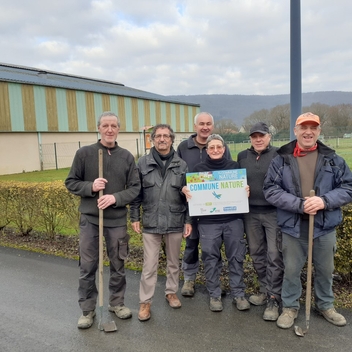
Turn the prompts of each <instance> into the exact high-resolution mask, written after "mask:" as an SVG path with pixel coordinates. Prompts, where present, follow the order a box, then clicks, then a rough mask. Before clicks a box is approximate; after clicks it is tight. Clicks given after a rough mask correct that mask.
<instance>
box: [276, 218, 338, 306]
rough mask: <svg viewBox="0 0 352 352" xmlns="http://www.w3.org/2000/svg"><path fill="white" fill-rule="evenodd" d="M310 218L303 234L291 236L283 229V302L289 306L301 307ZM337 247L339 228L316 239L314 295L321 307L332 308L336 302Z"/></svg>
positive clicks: (303, 229)
mask: <svg viewBox="0 0 352 352" xmlns="http://www.w3.org/2000/svg"><path fill="white" fill-rule="evenodd" d="M308 228H309V221H308V220H303V221H302V223H301V234H300V235H301V236H300V237H299V238H295V237H292V236H290V235H288V234H285V233H283V234H282V235H283V238H282V240H283V242H282V244H283V248H282V250H283V252H282V254H283V258H284V265H285V271H284V280H283V284H282V293H281V298H282V304H283V307H286V308H295V309H299V308H300V304H299V299H300V297H301V294H302V284H301V270H302V268H303V266H304V264H305V263H306V260H307V256H308ZM335 251H336V231H335V230H334V231H332V232H330V233H328V234H326V235H323V236H319V237H317V238H315V239H314V241H313V266H314V296H315V305H316V306H317V308H318V309H319V310H326V309H330V308H332V307H333V305H334V293H333V290H332V275H333V272H334V254H335Z"/></svg>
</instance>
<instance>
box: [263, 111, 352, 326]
mask: <svg viewBox="0 0 352 352" xmlns="http://www.w3.org/2000/svg"><path fill="white" fill-rule="evenodd" d="M294 133H295V136H296V140H294V141H292V142H290V143H288V144H286V145H284V146H282V147H281V148H280V149H279V150H278V151H277V153H278V154H279V155H278V156H277V157H276V158H275V159H273V161H272V162H271V164H270V167H269V170H268V173H267V175H266V178H265V180H264V186H263V191H264V195H265V198H266V200H267V201H268V202H269V203H271V204H272V205H274V206H276V208H277V220H278V225H279V226H280V227H281V230H282V254H283V260H284V266H285V269H284V279H283V284H282V292H281V299H282V306H283V310H282V314H281V315H280V316H279V318H278V320H277V325H278V326H279V327H280V328H283V329H287V328H290V327H291V326H292V325H293V324H294V320H295V319H296V318H297V315H298V310H299V308H300V305H299V298H300V296H301V293H302V285H301V281H300V273H301V270H302V268H303V266H304V264H305V262H306V258H307V253H308V228H309V220H308V219H309V215H314V245H313V264H314V269H315V275H314V295H315V307H316V310H317V312H318V313H320V314H321V315H322V316H323V317H324V318H325V319H326V320H327V321H328V322H330V323H332V324H334V325H337V326H344V325H346V319H345V318H344V317H343V316H342V315H341V314H339V313H337V312H336V310H335V308H334V294H333V290H332V274H333V271H334V253H335V250H336V231H335V228H336V226H337V225H339V224H340V223H341V221H342V211H341V206H343V205H346V204H348V203H350V202H351V201H352V173H351V170H350V169H349V167H348V166H347V164H346V162H345V160H344V159H343V158H341V157H340V156H338V155H336V153H335V151H334V150H332V149H330V148H329V147H327V146H326V145H324V144H323V143H321V142H320V141H319V140H318V137H319V135H320V118H319V116H317V115H314V114H312V113H310V112H307V113H305V114H302V115H300V116H299V117H298V118H297V120H296V126H295V127H294ZM311 189H313V190H315V196H314V197H309V191H310V190H311Z"/></svg>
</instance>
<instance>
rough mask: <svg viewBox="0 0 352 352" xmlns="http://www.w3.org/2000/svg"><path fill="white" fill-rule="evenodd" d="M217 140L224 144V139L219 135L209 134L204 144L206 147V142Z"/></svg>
mask: <svg viewBox="0 0 352 352" xmlns="http://www.w3.org/2000/svg"><path fill="white" fill-rule="evenodd" d="M214 139H215V140H217V141H220V142H221V143H222V145H223V146H225V142H224V139H223V138H222V137H221V136H220V135H219V134H216V133H214V134H211V135H210V136H209V137H208V138H207V142H206V146H207V148H208V144H209V143H210V142H211V141H213V140H214Z"/></svg>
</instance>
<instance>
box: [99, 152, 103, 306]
mask: <svg viewBox="0 0 352 352" xmlns="http://www.w3.org/2000/svg"><path fill="white" fill-rule="evenodd" d="M98 160H99V178H102V177H103V150H102V149H99V154H98ZM102 195H103V190H100V191H99V198H100V197H101V196H102ZM103 232H104V213H103V209H99V269H98V271H99V306H100V307H102V306H103V286H104V285H103V256H104V252H103Z"/></svg>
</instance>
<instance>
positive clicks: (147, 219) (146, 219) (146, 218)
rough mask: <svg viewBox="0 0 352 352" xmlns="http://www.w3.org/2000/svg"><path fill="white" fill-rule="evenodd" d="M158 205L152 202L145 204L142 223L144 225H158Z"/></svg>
mask: <svg viewBox="0 0 352 352" xmlns="http://www.w3.org/2000/svg"><path fill="white" fill-rule="evenodd" d="M157 218H158V205H157V204H150V205H148V206H143V213H142V224H143V227H157V223H158V221H157Z"/></svg>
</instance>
